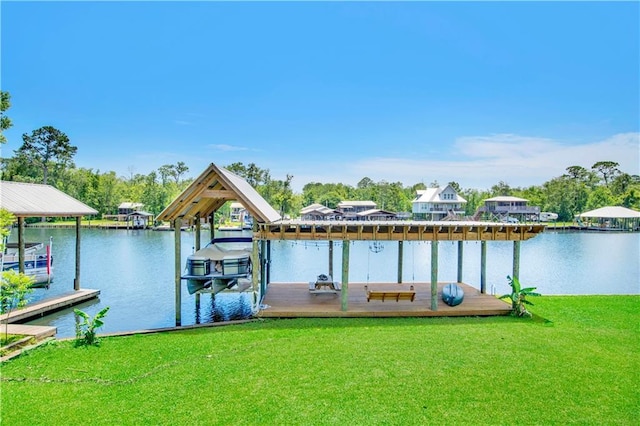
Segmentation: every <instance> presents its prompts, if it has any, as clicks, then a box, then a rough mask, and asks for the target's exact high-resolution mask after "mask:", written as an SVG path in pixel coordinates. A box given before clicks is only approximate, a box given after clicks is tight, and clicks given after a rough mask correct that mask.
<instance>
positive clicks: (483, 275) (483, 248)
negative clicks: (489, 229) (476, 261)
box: [480, 241, 487, 294]
mask: <svg viewBox="0 0 640 426" xmlns="http://www.w3.org/2000/svg"><path fill="white" fill-rule="evenodd" d="M480 293H482V294H486V293H487V242H486V241H480Z"/></svg>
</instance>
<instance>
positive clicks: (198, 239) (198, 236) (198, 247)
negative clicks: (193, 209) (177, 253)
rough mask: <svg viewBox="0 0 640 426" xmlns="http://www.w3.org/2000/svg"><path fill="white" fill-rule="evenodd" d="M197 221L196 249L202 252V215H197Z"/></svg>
mask: <svg viewBox="0 0 640 426" xmlns="http://www.w3.org/2000/svg"><path fill="white" fill-rule="evenodd" d="M195 221H196V241H195V244H196V247H195V249H196V251H197V250H200V213H196V219H195Z"/></svg>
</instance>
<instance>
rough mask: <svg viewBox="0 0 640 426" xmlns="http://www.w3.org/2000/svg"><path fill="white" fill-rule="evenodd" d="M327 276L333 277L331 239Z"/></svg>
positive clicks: (331, 242)
mask: <svg viewBox="0 0 640 426" xmlns="http://www.w3.org/2000/svg"><path fill="white" fill-rule="evenodd" d="M329 276H330V277H331V279H333V241H329Z"/></svg>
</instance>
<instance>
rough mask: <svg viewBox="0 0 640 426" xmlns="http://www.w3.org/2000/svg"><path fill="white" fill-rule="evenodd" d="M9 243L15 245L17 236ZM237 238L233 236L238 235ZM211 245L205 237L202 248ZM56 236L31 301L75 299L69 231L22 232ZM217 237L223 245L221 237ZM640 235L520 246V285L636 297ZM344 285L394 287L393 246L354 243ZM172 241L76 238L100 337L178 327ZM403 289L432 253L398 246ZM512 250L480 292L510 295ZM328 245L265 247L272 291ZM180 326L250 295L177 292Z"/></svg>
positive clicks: (476, 250) (468, 273) (425, 276)
mask: <svg viewBox="0 0 640 426" xmlns="http://www.w3.org/2000/svg"><path fill="white" fill-rule="evenodd" d="M15 234H16V233H15V230H14V233H13V234H12V240H13V241H15V239H16V235H15ZM236 234H237V233H236ZM206 235H208V234H207V233H204V232H203V241H206V239H207V237H206ZM49 236H53V242H54V243H53V253H54V267H55V281H54V282H53V283H52V285H51V288H50V289H49V290H44V289H36V290H35V291H34V293H33V294H32V297H31V299H32V300H40V299H43V298H47V297H51V296H56V295H60V294H63V293H67V292H69V291H72V290H73V278H74V273H75V231H74V230H73V229H67V230H64V229H31V228H29V229H27V230H26V239H27V240H28V241H48V240H49ZM220 236H222V235H220ZM639 242H640V234H638V233H558V232H546V233H543V234H541V235H539V236H537V237H535V238H533V239H531V240H529V241H525V242H523V243H522V245H521V247H522V249H521V250H522V251H521V257H520V280H521V281H522V282H523V284H526V285H531V286H537V287H538V290H539V291H540V292H541V293H542V294H638V293H640V288H639V283H638V281H639V280H638V277H639V276H640V266H639V262H640V254H639V245H640V244H639ZM351 244H352V246H351V250H350V254H351V260H350V274H349V281H351V282H369V281H370V282H395V280H396V279H397V264H398V243H397V242H381V243H380V244H378V245H376V246H375V247H373V245H372V243H370V242H352V243H351ZM193 246H194V235H193V233H190V232H183V233H182V248H181V250H182V260H181V265H183V266H184V265H185V262H186V257H187V256H188V255H189V254H191V253H192V252H193ZM173 247H174V238H173V232H156V231H140V230H135V231H134V230H100V229H83V230H82V241H81V251H82V253H81V284H82V288H96V289H99V290H100V291H101V294H100V298H99V300H94V301H90V302H87V303H85V304H83V305H80V306H79V309H82V310H84V311H86V312H87V313H89V314H90V315H95V314H96V313H97V312H98V311H99V310H100V309H102V308H103V307H105V306H110V310H109V313H108V314H107V317H105V326H104V327H103V328H102V329H101V331H102V332H117V331H128V330H137V329H149V328H159V327H169V326H172V325H175V300H174V291H175V290H174V278H173V277H174V270H173V268H174V260H173V259H174V255H173V250H174V249H173ZM457 250H458V249H457V242H440V243H439V244H438V253H439V262H438V276H439V281H455V280H456V277H457ZM403 257H404V263H403V271H402V275H403V281H404V282H429V281H430V279H431V245H430V243H428V242H417V243H409V242H406V243H405V244H404V256H403ZM512 259H513V243H511V242H489V243H487V289H488V290H491V289H492V288H495V292H496V293H498V294H503V293H506V292H507V291H508V285H507V279H506V277H507V275H511V274H512ZM341 262H342V251H341V242H335V243H334V259H333V265H334V279H336V280H341V277H340V271H341ZM328 265H329V259H328V243H327V242H314V241H312V242H291V241H273V242H272V261H271V266H272V269H271V281H272V282H307V281H310V280H312V279H314V278H315V277H316V276H317V275H319V274H321V273H327V272H328V268H329V266H328ZM463 281H464V282H465V283H467V284H469V285H472V286H475V287H476V288H479V286H480V243H479V242H475V241H470V242H465V243H464V255H463ZM181 314H182V324H183V325H188V324H195V323H196V322H201V323H205V322H211V321H227V320H231V319H240V318H246V317H248V316H250V315H251V296H250V295H248V294H237V293H225V294H218V295H217V296H216V297H215V299H214V300H212V298H211V296H210V295H208V294H203V295H202V296H201V300H200V309H199V310H196V305H195V296H194V295H189V294H188V291H187V289H186V286H183V288H182V310H181ZM31 324H47V325H53V326H56V327H58V337H70V336H73V335H74V333H75V321H74V315H73V310H72V309H67V310H65V311H61V312H59V313H56V314H53V315H50V316H47V317H45V318H41V319H39V320H36V321H33V322H31Z"/></svg>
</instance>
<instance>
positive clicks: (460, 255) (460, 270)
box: [458, 241, 464, 283]
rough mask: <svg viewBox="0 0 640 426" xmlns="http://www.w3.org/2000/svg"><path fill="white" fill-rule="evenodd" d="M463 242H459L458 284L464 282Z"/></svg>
mask: <svg viewBox="0 0 640 426" xmlns="http://www.w3.org/2000/svg"><path fill="white" fill-rule="evenodd" d="M463 243H464V242H463V241H458V282H459V283H461V282H462V261H463V255H464V247H463V245H462V244H463Z"/></svg>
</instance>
